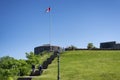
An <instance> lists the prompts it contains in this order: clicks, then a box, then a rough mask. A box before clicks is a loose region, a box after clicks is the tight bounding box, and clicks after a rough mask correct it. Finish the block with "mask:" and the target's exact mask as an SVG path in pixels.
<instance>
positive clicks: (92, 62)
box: [32, 51, 120, 80]
mask: <svg viewBox="0 0 120 80" xmlns="http://www.w3.org/2000/svg"><path fill="white" fill-rule="evenodd" d="M60 59H61V60H60V77H61V80H120V51H68V52H65V53H64V54H62V55H61V58H60ZM32 80H57V59H56V60H54V61H53V63H52V64H51V65H49V67H48V69H47V70H45V71H44V72H43V74H42V75H41V76H39V77H36V78H34V79H32Z"/></svg>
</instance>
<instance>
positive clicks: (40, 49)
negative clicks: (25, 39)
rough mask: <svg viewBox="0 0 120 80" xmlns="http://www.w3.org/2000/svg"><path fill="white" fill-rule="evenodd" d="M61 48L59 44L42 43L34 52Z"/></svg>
mask: <svg viewBox="0 0 120 80" xmlns="http://www.w3.org/2000/svg"><path fill="white" fill-rule="evenodd" d="M59 49H60V47H59V46H53V45H50V44H46V45H42V46H38V47H35V48H34V53H35V54H39V53H41V52H43V51H48V52H49V51H58V50H59Z"/></svg>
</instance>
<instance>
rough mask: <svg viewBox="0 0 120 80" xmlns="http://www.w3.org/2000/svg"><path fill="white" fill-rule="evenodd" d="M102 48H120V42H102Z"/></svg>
mask: <svg viewBox="0 0 120 80" xmlns="http://www.w3.org/2000/svg"><path fill="white" fill-rule="evenodd" d="M100 49H120V44H118V43H116V41H111V42H103V43H100Z"/></svg>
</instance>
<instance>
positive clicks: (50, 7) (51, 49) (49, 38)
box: [49, 7, 52, 51]
mask: <svg viewBox="0 0 120 80" xmlns="http://www.w3.org/2000/svg"><path fill="white" fill-rule="evenodd" d="M50 10H51V7H49V45H50V51H52V49H51V11H50Z"/></svg>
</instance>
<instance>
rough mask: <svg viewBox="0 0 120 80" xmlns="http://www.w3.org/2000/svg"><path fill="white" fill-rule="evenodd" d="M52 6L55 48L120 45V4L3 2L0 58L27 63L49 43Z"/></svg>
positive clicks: (102, 0)
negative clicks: (28, 55)
mask: <svg viewBox="0 0 120 80" xmlns="http://www.w3.org/2000/svg"><path fill="white" fill-rule="evenodd" d="M49 6H50V7H51V43H52V44H53V45H59V46H61V47H67V46H70V45H74V46H76V47H79V48H86V46H87V44H88V43H90V42H92V43H93V44H94V45H95V46H96V47H99V43H100V42H105V41H117V42H120V37H119V34H120V31H119V30H120V0H0V57H2V56H7V55H9V56H12V57H14V58H17V59H20V58H22V59H25V52H30V51H34V47H36V46H40V45H43V44H47V43H49V13H46V12H45V10H46V9H47V8H48V7H49Z"/></svg>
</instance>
